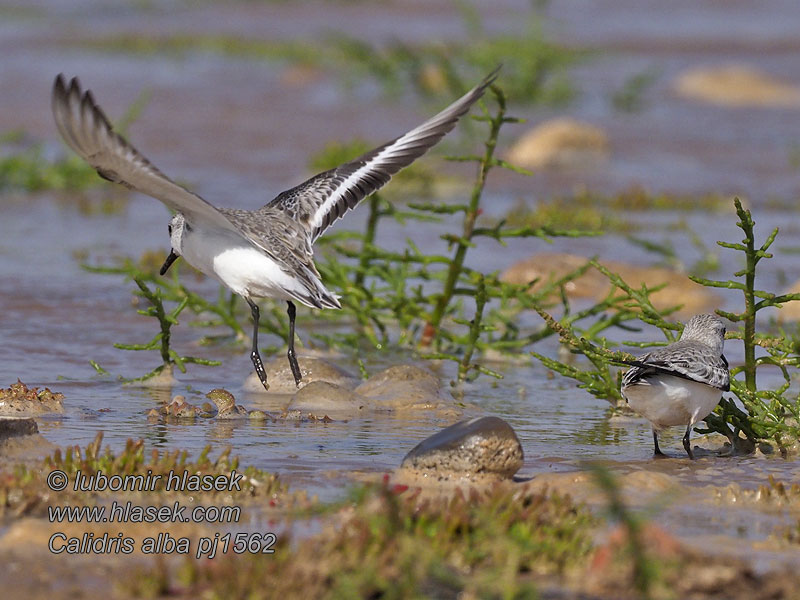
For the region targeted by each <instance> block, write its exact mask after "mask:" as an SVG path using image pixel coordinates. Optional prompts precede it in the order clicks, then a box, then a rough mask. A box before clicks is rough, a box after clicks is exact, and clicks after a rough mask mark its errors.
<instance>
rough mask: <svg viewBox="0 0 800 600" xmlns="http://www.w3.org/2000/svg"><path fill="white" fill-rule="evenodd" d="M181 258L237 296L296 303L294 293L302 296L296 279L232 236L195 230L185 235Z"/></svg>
mask: <svg viewBox="0 0 800 600" xmlns="http://www.w3.org/2000/svg"><path fill="white" fill-rule="evenodd" d="M181 255H182V256H183V257H184V259H186V261H187V262H188V263H189V264H190V265H192V266H193V267H195V268H196V269H199V270H200V271H202V272H203V273H205V274H206V275H208V276H210V277H215V278H216V279H218V280H219V281H221V282H222V283H223V284H224V285H225V286H226V287H228V288H230V289H231V290H232V291H233V292H235V293H237V294H239V295H240V296H244V297H257V298H276V299H279V300H292V299H297V298H296V296H295V295H293V294H292V292H293V291H296V292H297V294H300V295H304V288H303V286H302V284H301V283H300V282H299V281H298V280H297V279H296V278H294V277H292V276H291V275H289V274H287V273H285V272H284V271H283V270H282V269H281V268H280V267H279V266H278V265H277V263H275V261H273V260H272V259H271V258H269V257H268V256H267V255H266V254H264V253H263V252H261V251H259V250H257V249H256V248H254V247H253V246H251V245H250V244H248V243H247V242H246V241H245V240H243V239H241V238H238V237H237V236H235V235H234V234H230V235H229V234H228V233H227V232H219V233H217V232H213V233H208V232H203V234H202V235H198V233H197V230H192V231H191V232H189V234H188V235H187V234H186V233H184V235H183V239H182V240H181Z"/></svg>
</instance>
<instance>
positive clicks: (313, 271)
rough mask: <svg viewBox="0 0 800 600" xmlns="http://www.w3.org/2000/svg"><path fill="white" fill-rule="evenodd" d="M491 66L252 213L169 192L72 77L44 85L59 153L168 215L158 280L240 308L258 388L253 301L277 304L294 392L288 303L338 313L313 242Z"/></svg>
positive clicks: (450, 124)
mask: <svg viewBox="0 0 800 600" xmlns="http://www.w3.org/2000/svg"><path fill="white" fill-rule="evenodd" d="M498 70H499V67H498V68H497V69H495V70H494V71H493V72H492V73H491V74H490V75H489V76H487V77H486V78H485V79H484V80H483V81H482V82H481V83H480V84H478V85H477V86H475V87H474V88H473V89H472V90H470V91H469V92H467V93H466V94H464V96H462V97H461V98H459V99H458V100H456V101H455V102H453V103H452V104H451V105H450V106H448V107H447V108H445V109H444V110H443V111H442V112H440V113H439V114H437V115H436V116H434V117H432V118H431V119H429V120H427V121H425V122H424V123H423V124H422V125H420V126H419V127H416V128H414V129H412V130H411V131H409V132H408V133H406V134H404V135H402V136H400V137H398V138H396V139H394V140H392V141H390V142H388V143H386V144H383V145H382V146H379V147H377V148H375V149H374V150H370V151H369V152H367V153H366V154H363V155H362V156H359V157H358V158H356V159H355V160H352V161H350V162H348V163H345V164H343V165H340V166H339V167H336V168H335V169H331V170H329V171H325V172H324V173H319V174H318V175H315V176H314V177H312V178H311V179H309V180H307V181H305V182H303V183H301V184H300V185H298V186H297V187H294V188H292V189H290V190H286V191H285V192H281V193H280V194H278V196H276V197H275V198H274V199H273V200H271V201H270V202H269V203H267V204H266V205H265V206H263V207H262V208H260V209H258V210H253V211H250V210H236V209H229V208H216V207H215V206H212V205H211V204H209V203H208V202H206V201H205V200H203V199H202V198H201V197H200V196H198V195H196V194H194V193H192V192H190V191H188V190H186V189H185V188H183V187H181V186H179V185H178V184H176V183H175V182H174V181H172V180H171V179H170V178H168V177H167V176H166V175H164V174H163V173H162V172H161V171H160V170H159V169H158V168H156V167H155V166H154V165H153V164H152V163H151V162H150V161H149V160H147V159H146V158H145V157H144V156H143V155H142V154H141V153H140V152H139V151H138V150H136V148H134V147H133V146H132V145H131V144H129V143H128V142H127V141H126V140H125V139H124V138H123V137H122V136H120V135H119V134H118V133H116V132H115V131H114V129H113V127H112V126H111V123H110V122H109V120H108V118H107V117H106V116H105V114H104V113H103V111H102V110H101V109H100V107H99V106H98V105H97V104H96V103H95V100H94V97H93V95H92V92H91V91H89V90H87V91H85V92H84V91H82V90H81V84H80V82H79V81H78V79H77V78H73V79H72V80H71V81H70V82H69V84H68V85H67V84H66V83H65V81H64V77H63V75H59V76H58V77H56V80H55V83H54V84H53V96H52V108H53V115H54V117H55V121H56V125H57V126H58V131H59V132H60V133H61V136H62V137H63V138H64V141H66V143H67V145H68V146H69V147H70V148H72V149H73V150H74V151H75V152H77V153H78V155H80V157H81V158H83V159H84V160H85V161H86V162H87V163H89V164H90V165H91V166H92V167H94V168H95V169H96V170H97V173H98V174H99V175H100V177H103V178H104V179H107V180H109V181H112V182H114V183H120V184H122V185H124V186H125V187H127V188H130V189H132V190H135V191H138V192H141V193H143V194H147V195H148V196H152V197H153V198H155V199H157V200H160V201H161V202H163V203H164V204H166V205H167V206H168V207H169V208H171V209H172V210H174V211H175V216H174V217H172V219H171V221H170V223H169V234H170V242H171V245H172V248H171V251H170V253H169V256H168V257H167V259H166V260H165V261H164V266H162V267H161V274H162V275H164V274H165V273H166V272H167V269H169V267H170V265H171V264H172V263H173V262H174V261H175V260H176V259H177V258H178V257H181V256H182V257H183V258H184V259H186V261H187V262H188V263H189V264H191V265H192V266H194V267H195V268H197V269H199V270H200V271H202V272H203V273H205V274H206V275H209V276H211V277H215V278H216V279H218V280H219V281H221V282H222V283H223V284H224V285H225V286H227V287H228V288H229V289H231V290H232V291H233V292H235V293H236V294H238V295H240V296H242V297H243V298H244V299H245V300H246V301H247V303H248V304H249V305H250V310H251V313H252V315H253V347H252V351H251V354H250V358H251V360H252V361H253V366H254V367H255V371H256V373H257V374H258V377H259V379H260V380H261V383H262V384H263V385H264V388H265V389H269V385H268V384H267V375H266V373H265V371H264V365H263V363H262V361H261V356H260V355H259V353H258V321H259V309H258V305H257V304H256V303H255V302H254V300H253V298H275V299H280V300H286V301H287V303H288V311H287V312H288V315H289V340H288V346H289V351H288V358H289V365H290V367H291V369H292V375H293V376H294V380H295V384H296V385H299V383H300V380H301V378H302V375H301V373H300V366H299V365H298V364H297V357H296V356H295V351H294V323H295V310H296V309H295V305H294V301H295V300H296V301H298V302H300V303H302V304H305V305H306V306H309V307H312V308H341V305H340V304H339V299H338V296H337V295H336V294H333V293H331V292H330V291H328V290H327V289H325V286H324V285H323V284H322V281H320V275H319V272H318V271H317V268H316V266H315V265H314V258H313V257H314V254H313V250H312V245H313V243H314V241H315V240H316V239H317V238H318V237H319V236H320V235H322V233H323V232H324V231H325V230H326V229H327V228H328V227H329V226H330V225H331V224H333V223H334V222H335V221H336V220H337V219H339V218H340V217H342V216H343V215H344V214H345V213H346V212H347V211H348V210H350V209H351V208H353V207H355V206H356V204H358V203H359V202H360V201H361V200H363V199H364V198H366V197H367V196H369V195H370V194H371V193H373V192H375V191H376V190H378V189H379V188H381V187H382V186H383V185H385V184H386V183H387V182H388V181H389V179H391V177H392V175H394V174H395V173H397V172H398V171H399V170H400V169H402V168H403V167H406V166H408V165H410V164H411V163H412V162H413V161H414V160H416V159H417V158H419V157H420V156H422V155H423V154H425V152H427V151H428V149H430V148H431V147H432V146H433V145H434V144H436V143H437V142H438V141H439V140H441V139H442V137H444V135H445V134H446V133H448V132H449V131H451V130H452V129H453V128H454V127H455V125H456V122H457V121H458V119H459V118H461V117H462V116H463V115H464V114H466V113H467V112H468V111H469V109H470V107H471V106H472V105H473V104H474V103H475V102H476V101H477V100H478V99H479V98H480V97H481V96H482V95H483V93H484V91H485V90H486V88H487V87H488V86H489V85H490V84H491V83H492V82H493V81H494V79H495V78H496V77H497V72H498Z"/></svg>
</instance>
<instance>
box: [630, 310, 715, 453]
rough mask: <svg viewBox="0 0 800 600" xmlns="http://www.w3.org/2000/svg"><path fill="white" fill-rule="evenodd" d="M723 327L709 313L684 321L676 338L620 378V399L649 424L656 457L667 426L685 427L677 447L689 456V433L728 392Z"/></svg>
mask: <svg viewBox="0 0 800 600" xmlns="http://www.w3.org/2000/svg"><path fill="white" fill-rule="evenodd" d="M724 344H725V324H724V323H723V322H722V321H721V320H720V319H719V318H718V317H716V316H714V315H696V316H694V317H692V318H691V319H689V321H688V322H687V323H686V326H685V327H684V329H683V333H682V334H681V337H680V339H679V340H678V341H677V342H675V343H674V344H670V345H669V346H665V347H663V348H659V349H657V350H653V351H652V352H649V353H648V354H645V355H644V356H641V357H639V358H638V359H636V360H632V361H626V363H625V364H628V365H631V367H632V368H631V369H629V370H628V371H627V372H626V373H625V375H624V376H623V377H622V390H621V391H622V395H623V396H624V397H625V399H626V400H627V401H628V404H629V405H630V407H631V409H633V411H634V412H636V413H638V414H640V415H641V416H643V417H644V418H646V419H647V420H648V421H650V423H652V425H653V444H654V447H655V455H656V456H664V453H663V452H661V449H660V448H659V447H658V432H659V430H661V429H664V428H665V427H671V426H673V425H687V427H686V434H685V435H684V436H683V447H684V448H685V449H686V453H687V454H688V455H689V458H692V459H693V458H694V454H693V453H692V447H691V444H690V443H689V434H690V432H691V430H692V427H693V426H694V425H695V423H697V422H698V421H702V420H703V419H705V418H706V417H707V416H708V415H709V414H710V413H711V411H713V410H714V407H715V406H716V405H717V404H718V403H719V401H720V398H721V397H722V392H727V391H728V390H729V389H730V374H729V373H728V361H727V360H726V359H725V356H724V355H723V354H722V350H723V345H724Z"/></svg>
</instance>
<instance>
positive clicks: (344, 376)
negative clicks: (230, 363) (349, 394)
mask: <svg viewBox="0 0 800 600" xmlns="http://www.w3.org/2000/svg"><path fill="white" fill-rule="evenodd" d="M297 364H298V365H299V366H300V373H301V375H302V376H303V378H302V379H301V380H300V386H299V387H300V388H302V387H304V386H306V385H308V384H309V383H311V382H312V381H326V382H328V383H333V384H335V385H338V386H339V387H343V388H347V389H353V388H354V387H355V386H356V385H358V382H359V381H360V380H359V378H358V377H356V376H355V375H353V374H352V373H350V372H348V371H346V370H345V369H343V368H341V367H340V366H338V365H335V364H333V363H332V362H329V361H327V360H325V359H322V358H317V357H315V356H298V357H297ZM264 370H265V371H266V373H267V383H268V384H269V391H270V392H271V393H276V394H294V393H295V392H296V391H297V390H298V386H296V385H295V383H294V376H293V375H292V370H291V368H290V367H289V360H288V359H287V358H286V355H285V354H280V355H278V356H276V357H275V358H273V359H272V360H270V361H269V362H268V363H266V364H264ZM242 387H243V389H244V390H245V391H247V392H254V393H259V392H260V393H264V392H265V390H264V386H263V385H261V380H260V379H259V378H258V375H256V373H255V371H254V372H252V373H251V374H250V375H249V376H248V377H247V379H246V380H245V382H244V385H243V386H242Z"/></svg>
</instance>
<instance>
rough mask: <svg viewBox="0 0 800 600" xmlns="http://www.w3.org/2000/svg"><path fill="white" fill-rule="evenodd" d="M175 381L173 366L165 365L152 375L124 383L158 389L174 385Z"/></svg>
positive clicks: (176, 381)
mask: <svg viewBox="0 0 800 600" xmlns="http://www.w3.org/2000/svg"><path fill="white" fill-rule="evenodd" d="M177 383H178V380H177V379H176V378H175V373H174V368H173V366H172V365H166V366H165V367H164V368H163V369H161V372H159V373H158V374H156V375H154V376H153V377H150V378H148V379H144V380H142V381H131V382H130V383H126V385H132V386H136V387H143V388H151V389H156V390H160V389H169V388H171V387H173V386H175V385H176V384H177Z"/></svg>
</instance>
